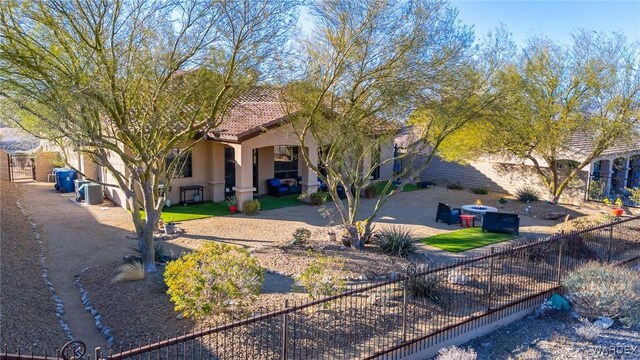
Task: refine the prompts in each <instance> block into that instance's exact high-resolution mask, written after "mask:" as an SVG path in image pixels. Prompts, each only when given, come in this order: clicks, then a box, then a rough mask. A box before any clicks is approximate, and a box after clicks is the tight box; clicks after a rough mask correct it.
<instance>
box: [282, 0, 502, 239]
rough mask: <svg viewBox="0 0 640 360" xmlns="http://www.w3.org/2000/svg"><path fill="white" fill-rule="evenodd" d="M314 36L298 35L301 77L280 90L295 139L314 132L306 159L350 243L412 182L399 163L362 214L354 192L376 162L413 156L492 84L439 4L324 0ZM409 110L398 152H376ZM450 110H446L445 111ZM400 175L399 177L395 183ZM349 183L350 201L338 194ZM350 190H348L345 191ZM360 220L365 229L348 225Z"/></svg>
mask: <svg viewBox="0 0 640 360" xmlns="http://www.w3.org/2000/svg"><path fill="white" fill-rule="evenodd" d="M311 14H312V15H313V16H314V19H315V29H314V32H313V35H311V36H309V37H308V38H306V39H303V45H302V46H301V48H302V51H301V53H302V54H301V55H300V59H302V61H301V62H302V63H303V65H304V66H303V68H304V71H303V74H302V75H301V76H300V79H299V81H297V82H295V83H294V84H292V85H291V86H290V88H289V91H287V92H286V93H285V102H286V103H287V104H288V107H289V110H290V113H291V115H292V117H294V118H295V119H296V121H294V128H295V129H296V131H297V134H298V139H299V143H300V144H306V140H307V139H308V138H311V139H313V140H314V141H315V142H316V143H317V144H319V146H321V147H322V151H321V152H320V154H319V163H320V164H322V166H323V168H322V169H320V168H319V167H318V166H315V165H313V163H311V162H310V161H309V158H308V152H307V151H303V152H302V154H303V156H304V157H305V159H306V160H307V163H309V164H310V166H312V168H313V170H315V171H316V172H317V173H318V174H319V177H320V179H321V180H322V181H323V182H324V183H325V184H326V185H327V187H328V189H329V192H330V194H331V196H332V198H333V199H334V200H335V203H336V206H337V208H338V213H339V215H340V218H341V221H342V224H343V225H344V226H345V228H346V230H347V232H348V233H351V234H355V235H354V237H355V239H352V242H353V243H354V245H355V247H356V248H361V247H362V245H363V243H364V242H366V241H367V240H368V237H369V235H370V230H371V229H370V224H371V221H372V220H373V219H374V218H375V216H376V215H377V213H378V211H379V209H380V208H381V206H382V205H383V204H384V203H385V201H386V199H387V198H388V197H389V196H391V195H393V194H395V193H396V192H397V191H400V190H401V189H402V186H404V184H406V183H407V182H408V181H411V180H412V178H413V175H414V170H416V171H420V169H422V168H424V167H426V166H427V163H428V160H429V159H430V157H429V158H428V159H427V162H424V163H421V164H420V165H418V166H416V167H415V168H414V167H412V166H407V167H405V168H404V169H403V170H402V171H399V172H395V173H394V175H393V176H392V177H391V178H390V179H388V181H386V183H385V184H384V188H383V189H382V191H381V194H380V197H379V198H378V200H377V203H376V206H375V209H374V211H373V212H372V213H371V214H367V215H366V216H362V214H358V209H359V203H360V194H361V193H362V191H363V189H364V188H365V187H366V186H367V185H368V184H369V181H370V180H369V179H370V177H371V175H372V174H373V172H374V171H375V169H376V168H378V167H380V166H383V165H385V164H390V163H395V162H398V161H401V160H404V161H405V163H411V162H412V161H413V159H415V156H416V155H417V154H418V153H420V152H422V151H423V150H425V149H427V148H428V147H430V148H431V150H434V151H435V150H437V148H438V147H439V145H440V143H441V142H442V139H444V138H446V137H447V136H448V135H449V134H451V133H452V132H453V131H454V130H455V129H457V128H459V127H460V126H462V124H464V123H465V122H467V121H470V120H472V119H474V118H476V117H480V116H483V115H482V112H483V108H484V107H485V106H486V104H488V103H490V98H491V99H492V98H493V97H492V96H491V94H490V92H489V91H488V87H487V85H488V81H487V79H486V77H485V73H484V72H482V70H483V69H480V68H479V66H478V65H477V62H476V60H475V59H476V58H475V57H474V56H477V55H479V54H478V53H476V52H475V49H474V48H473V47H472V44H473V33H472V32H471V30H470V29H469V28H467V27H465V26H463V25H461V24H460V23H459V22H458V20H457V18H456V17H457V13H456V11H455V10H452V9H451V8H450V7H448V6H447V4H446V3H445V2H442V1H422V0H415V1H367V0H324V1H318V2H316V3H314V6H313V7H312V11H311ZM410 116H411V119H412V123H413V124H414V125H416V129H418V131H416V132H415V134H416V136H415V138H414V139H413V141H412V142H411V143H410V144H409V146H408V148H407V149H406V151H405V152H403V153H396V154H394V155H393V156H387V157H384V156H377V154H376V152H377V151H379V149H380V147H382V146H386V145H387V144H389V143H391V142H392V141H393V139H394V137H395V136H396V134H397V131H398V129H399V128H400V126H401V125H402V124H403V123H405V120H406V119H407V118H409V117H410ZM450 116H451V117H450ZM321 170H322V171H321ZM399 179H402V180H401V183H400V185H399V186H397V187H395V186H394V185H395V184H396V183H397V181H398V180H399ZM339 187H342V188H343V189H345V195H346V204H344V203H343V202H342V201H341V200H340V199H339V197H338V188H339ZM350 190H351V191H350ZM358 216H362V217H363V221H364V225H365V226H364V232H363V233H362V234H357V231H354V225H355V223H356V220H357V218H358Z"/></svg>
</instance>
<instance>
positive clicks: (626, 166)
mask: <svg viewBox="0 0 640 360" xmlns="http://www.w3.org/2000/svg"><path fill="white" fill-rule="evenodd" d="M630 169H631V157H628V158H627V159H626V161H625V162H624V173H623V176H624V179H623V180H622V181H623V183H624V187H625V188H628V187H629V183H630V182H631V179H630V178H629V170H630Z"/></svg>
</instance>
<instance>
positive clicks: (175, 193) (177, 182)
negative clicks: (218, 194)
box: [171, 141, 213, 204]
mask: <svg viewBox="0 0 640 360" xmlns="http://www.w3.org/2000/svg"><path fill="white" fill-rule="evenodd" d="M210 145H211V142H209V141H201V142H199V143H198V144H196V145H195V146H194V147H193V149H192V150H191V166H192V167H191V172H192V176H191V177H185V178H177V179H174V180H173V184H172V185H171V203H172V204H177V203H178V202H179V201H180V186H189V185H202V186H204V189H203V190H204V194H203V196H204V197H203V199H211V198H212V197H213V194H212V189H213V187H212V186H209V184H208V183H207V181H208V180H209V172H210V170H209V168H210V167H211V166H212V164H211V162H212V161H213V159H212V158H211V149H210V148H209V146H210ZM192 194H193V192H188V193H187V194H186V196H187V200H191V199H192Z"/></svg>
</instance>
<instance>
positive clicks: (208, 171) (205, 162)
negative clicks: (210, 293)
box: [98, 88, 393, 207]
mask: <svg viewBox="0 0 640 360" xmlns="http://www.w3.org/2000/svg"><path fill="white" fill-rule="evenodd" d="M278 99H279V97H278V93H277V91H276V90H273V89H268V88H256V89H252V90H250V91H247V92H246V93H245V94H243V95H241V96H240V97H239V98H238V99H237V100H236V101H235V102H234V105H233V106H232V107H231V108H230V109H229V110H228V111H227V113H226V114H225V116H224V118H223V120H222V123H221V124H220V125H219V126H218V127H217V128H216V129H215V130H214V131H211V132H209V133H208V134H207V135H206V140H203V141H200V142H199V143H198V144H196V145H195V146H194V147H193V149H192V150H191V151H190V153H189V154H188V155H187V156H186V158H185V159H184V161H185V163H184V167H183V169H182V171H181V173H180V176H179V177H178V178H176V179H174V181H173V183H172V186H171V191H170V199H171V202H172V203H174V204H175V203H177V202H178V201H179V200H180V188H181V187H187V186H203V190H204V195H203V200H208V201H215V202H218V201H223V200H224V199H225V198H226V197H227V196H230V195H234V194H235V195H236V197H237V198H238V201H239V202H240V203H241V204H242V202H244V201H247V200H251V199H253V197H254V196H255V195H264V194H266V193H267V192H268V189H267V179H271V178H277V179H280V180H281V181H283V182H284V181H288V182H296V183H297V182H298V180H300V181H299V185H300V188H301V189H300V190H301V191H302V192H305V191H313V190H315V189H316V188H317V186H318V185H319V183H318V177H317V174H316V173H315V172H314V171H313V170H312V169H311V168H310V167H309V166H307V163H306V162H305V160H304V158H303V156H302V155H301V149H300V147H299V143H298V138H297V137H296V135H295V133H294V130H293V127H292V125H291V124H290V123H289V122H288V117H287V114H286V111H285V110H284V105H283V104H282V103H281V102H280V101H279V100H278ZM305 145H306V148H307V149H308V151H309V159H310V161H311V162H313V164H314V165H315V164H317V162H318V144H316V143H315V142H314V141H313V140H312V139H311V137H309V139H308V141H307V143H306V144H305ZM178 150H179V149H176V153H177V151H178ZM380 153H381V156H392V155H393V142H392V141H390V142H389V144H388V146H386V147H385V148H383V149H380ZM168 161H172V159H171V158H170V159H168ZM98 171H99V172H100V179H101V181H103V182H105V183H111V184H115V180H114V179H112V177H111V176H110V175H109V174H108V173H107V171H106V169H104V168H102V170H100V168H99V167H98ZM392 172H393V164H391V163H389V164H386V165H384V166H382V167H381V168H380V169H379V170H378V171H377V173H376V175H377V176H378V177H379V178H390V177H391V176H392ZM106 192H107V195H108V196H109V197H110V198H111V199H112V200H113V201H115V202H116V203H118V204H120V205H121V206H123V207H126V198H125V196H124V193H123V192H122V191H121V190H120V189H118V188H113V187H108V188H107V189H106ZM187 196H188V198H187V199H188V200H190V198H189V196H190V195H189V194H187Z"/></svg>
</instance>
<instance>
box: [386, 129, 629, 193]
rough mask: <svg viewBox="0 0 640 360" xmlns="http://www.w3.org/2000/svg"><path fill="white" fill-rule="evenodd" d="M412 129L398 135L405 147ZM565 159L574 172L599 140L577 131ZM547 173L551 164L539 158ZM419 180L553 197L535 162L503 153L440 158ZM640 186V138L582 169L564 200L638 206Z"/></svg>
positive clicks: (563, 164) (419, 162)
mask: <svg viewBox="0 0 640 360" xmlns="http://www.w3.org/2000/svg"><path fill="white" fill-rule="evenodd" d="M410 131H411V130H410V129H404V130H403V133H402V134H401V135H400V136H398V137H397V138H396V143H398V144H399V145H400V146H402V145H404V144H405V143H406V141H407V136H408V134H409V133H410ZM567 148H568V150H567V152H566V154H565V155H564V157H565V158H564V159H562V160H561V161H559V162H558V164H557V166H558V167H559V170H560V171H569V170H571V169H572V166H575V165H576V164H577V163H579V162H581V161H582V160H584V159H585V158H586V157H587V156H588V155H589V154H590V153H591V152H592V150H593V142H592V139H591V137H590V136H589V135H588V134H584V133H581V134H575V135H574V136H573V137H572V138H571V140H570V141H569V143H568V146H567ZM428 154H429V152H426V153H424V154H421V155H420V156H419V158H418V159H417V160H416V161H414V165H413V166H414V167H416V168H417V167H420V166H421V165H422V164H423V163H424V161H425V160H424V159H426V157H427V156H428ZM420 158H422V159H420ZM538 162H539V163H540V165H541V167H542V169H543V171H544V169H545V168H547V167H548V165H547V164H546V163H545V162H544V160H543V159H538ZM416 177H417V178H419V179H421V180H428V181H433V182H435V183H437V184H450V183H460V184H461V185H463V186H464V187H467V188H471V187H483V186H484V187H487V188H488V189H489V190H490V191H493V192H500V193H507V194H515V193H516V191H517V190H518V189H520V188H522V187H525V186H528V187H533V188H534V189H536V190H538V192H539V193H540V194H541V196H542V198H543V199H547V196H548V190H547V188H546V187H545V185H544V183H543V182H542V180H541V179H540V177H539V175H538V174H537V173H536V170H535V168H534V164H533V162H531V160H528V159H517V158H509V157H499V156H492V157H490V156H484V157H480V158H478V159H474V160H469V161H467V162H466V163H464V164H462V163H458V162H450V161H445V160H443V159H441V158H439V157H437V156H434V157H433V158H432V160H431V162H430V163H429V164H428V166H427V168H426V169H424V170H423V171H422V172H421V173H420V174H417V176H416ZM638 187H640V139H639V138H634V139H632V140H631V141H630V142H618V143H616V144H614V145H613V146H611V147H610V148H608V149H606V150H605V151H603V152H602V154H600V155H599V156H598V157H597V158H595V159H594V160H593V161H592V162H591V163H590V164H589V165H588V166H586V167H585V168H584V169H582V170H581V171H580V172H579V173H578V175H577V176H576V178H575V179H574V181H572V182H571V183H570V184H569V186H568V187H567V188H566V189H565V191H564V192H563V194H562V196H561V198H560V201H561V202H564V203H571V204H580V203H582V202H584V201H585V200H594V201H602V200H603V199H605V198H610V199H612V200H615V198H617V197H621V198H622V199H623V200H624V201H625V203H626V204H627V205H634V204H633V203H631V202H630V201H629V199H628V195H629V194H628V191H627V190H628V188H638Z"/></svg>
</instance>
